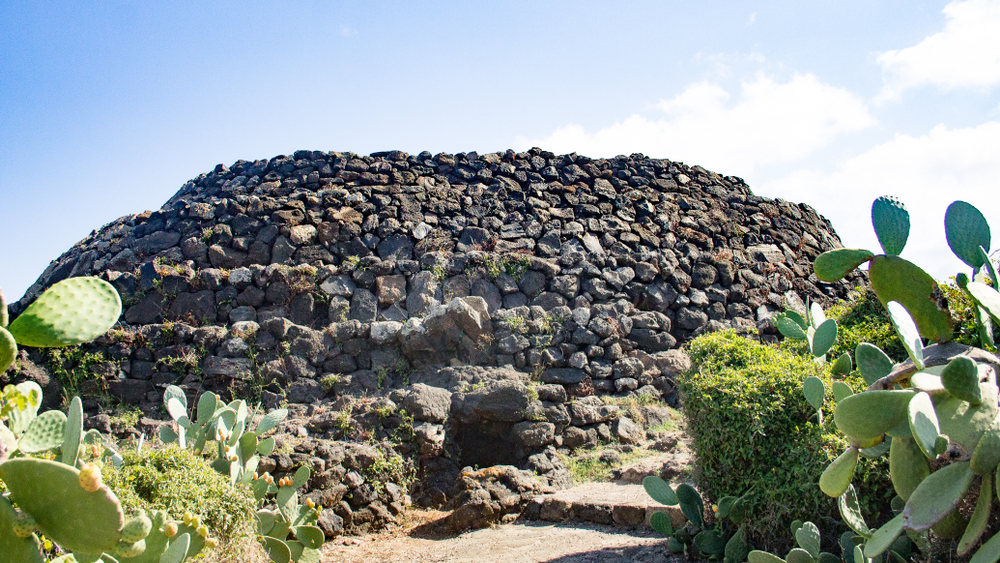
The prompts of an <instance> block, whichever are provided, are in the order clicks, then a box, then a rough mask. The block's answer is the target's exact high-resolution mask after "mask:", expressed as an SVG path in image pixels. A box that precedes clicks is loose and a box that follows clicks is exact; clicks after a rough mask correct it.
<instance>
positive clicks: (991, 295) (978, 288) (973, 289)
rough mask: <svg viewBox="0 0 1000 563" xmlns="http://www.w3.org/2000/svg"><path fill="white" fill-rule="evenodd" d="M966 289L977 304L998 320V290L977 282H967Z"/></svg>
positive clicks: (999, 320) (999, 307)
mask: <svg viewBox="0 0 1000 563" xmlns="http://www.w3.org/2000/svg"><path fill="white" fill-rule="evenodd" d="M966 290H967V291H968V292H969V295H971V296H972V299H973V300H974V301H975V302H976V304H977V305H979V306H980V307H982V308H983V309H986V311H988V312H989V314H990V316H991V317H993V318H994V319H995V320H996V321H997V322H1000V292H997V290H995V289H993V288H992V287H990V286H988V285H986V284H984V283H979V282H972V283H970V284H968V285H967V286H966Z"/></svg>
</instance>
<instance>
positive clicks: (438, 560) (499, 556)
mask: <svg viewBox="0 0 1000 563" xmlns="http://www.w3.org/2000/svg"><path fill="white" fill-rule="evenodd" d="M446 515H447V513H445V512H437V511H421V510H416V511H413V512H411V513H410V514H409V518H408V523H407V525H405V526H403V527H401V528H397V529H395V530H392V531H389V532H383V533H380V534H373V535H367V536H359V537H350V538H343V539H341V540H335V541H332V542H329V543H327V544H326V545H324V546H323V562H324V563H443V562H454V563H486V562H494V561H499V562H502V563H542V562H549V563H626V562H635V563H666V562H671V563H677V562H680V561H683V558H681V557H677V556H672V555H671V554H670V553H669V552H668V551H667V550H666V547H665V546H664V539H663V537H662V536H657V535H656V533H655V532H653V531H651V530H622V529H618V528H614V527H611V526H601V525H598V524H585V523H564V524H555V523H552V522H523V523H513V524H504V525H500V526H495V527H492V528H486V529H483V530H474V531H470V532H466V533H464V534H461V535H457V536H455V535H447V534H446V533H445V532H444V531H443V530H442V528H441V527H440V526H439V525H438V524H437V522H438V521H439V520H440V519H442V518H444V516H446Z"/></svg>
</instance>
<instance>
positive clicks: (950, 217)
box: [944, 201, 990, 268]
mask: <svg viewBox="0 0 1000 563" xmlns="http://www.w3.org/2000/svg"><path fill="white" fill-rule="evenodd" d="M944 234H945V238H947V239H948V246H949V247H951V251H952V252H954V253H955V256H958V258H959V259H960V260H961V261H962V262H965V263H966V264H968V265H969V266H972V267H973V268H978V267H980V266H982V265H983V262H982V258H981V257H980V255H979V247H980V246H981V247H983V248H989V247H990V225H989V223H987V222H986V218H985V217H983V214H982V213H980V212H979V210H978V209H976V208H975V207H974V206H973V205H970V204H968V203H966V202H964V201H956V202H954V203H952V204H951V205H949V206H948V210H947V211H945V212H944Z"/></svg>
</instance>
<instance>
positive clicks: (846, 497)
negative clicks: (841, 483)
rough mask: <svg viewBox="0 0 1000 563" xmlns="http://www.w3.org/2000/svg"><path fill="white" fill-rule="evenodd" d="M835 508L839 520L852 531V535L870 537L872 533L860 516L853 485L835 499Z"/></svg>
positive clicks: (863, 518) (856, 494)
mask: <svg viewBox="0 0 1000 563" xmlns="http://www.w3.org/2000/svg"><path fill="white" fill-rule="evenodd" d="M837 508H838V509H839V510H840V518H841V519H842V520H843V521H844V523H845V524H847V526H848V527H849V528H850V529H851V530H854V533H856V534H858V535H859V536H862V537H866V538H867V537H869V536H871V534H872V531H871V529H870V528H869V527H868V524H867V523H866V522H865V517H864V516H863V515H862V514H861V505H859V504H858V493H857V491H855V490H854V485H849V486H848V487H847V490H846V491H844V494H842V495H840V496H839V497H837Z"/></svg>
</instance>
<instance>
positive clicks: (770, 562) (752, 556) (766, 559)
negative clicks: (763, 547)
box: [747, 549, 785, 563]
mask: <svg viewBox="0 0 1000 563" xmlns="http://www.w3.org/2000/svg"><path fill="white" fill-rule="evenodd" d="M747 561H748V563H785V560H784V559H782V558H780V557H778V556H777V555H771V554H770V553H768V552H766V551H760V550H759V549H755V550H753V551H751V552H750V553H748V554H747Z"/></svg>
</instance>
